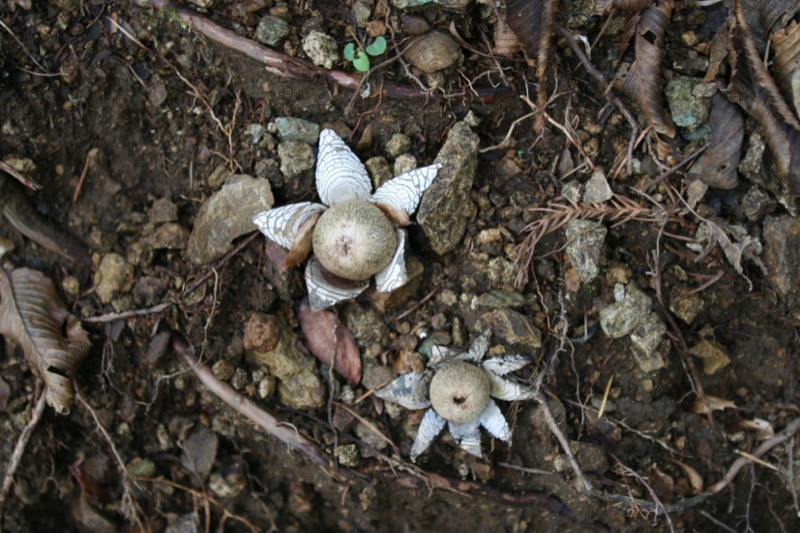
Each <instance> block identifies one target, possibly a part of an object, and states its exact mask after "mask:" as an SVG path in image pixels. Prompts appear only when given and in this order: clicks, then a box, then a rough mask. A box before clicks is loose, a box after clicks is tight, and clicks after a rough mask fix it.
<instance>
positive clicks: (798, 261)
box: [764, 215, 800, 296]
mask: <svg viewBox="0 0 800 533" xmlns="http://www.w3.org/2000/svg"><path fill="white" fill-rule="evenodd" d="M764 241H765V247H764V263H765V264H766V266H767V270H768V271H769V279H770V282H771V283H772V285H773V286H774V287H775V288H776V289H778V291H779V292H780V293H781V294H783V295H784V296H785V295H787V294H790V293H794V292H797V291H798V289H800V219H797V218H794V217H791V216H788V215H783V216H778V217H767V219H766V220H765V221H764Z"/></svg>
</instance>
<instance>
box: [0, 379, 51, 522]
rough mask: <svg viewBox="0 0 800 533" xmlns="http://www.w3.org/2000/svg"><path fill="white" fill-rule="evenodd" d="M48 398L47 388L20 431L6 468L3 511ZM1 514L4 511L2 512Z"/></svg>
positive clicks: (1, 495)
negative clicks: (18, 468)
mask: <svg viewBox="0 0 800 533" xmlns="http://www.w3.org/2000/svg"><path fill="white" fill-rule="evenodd" d="M46 400H47V390H46V389H45V390H43V391H42V393H41V394H40V395H39V400H38V401H37V402H36V407H34V409H33V413H31V419H30V420H29V421H28V423H27V425H26V426H25V429H23V430H22V433H20V436H19V438H18V439H17V445H16V446H15V447H14V452H13V453H12V454H11V460H10V461H9V462H8V468H6V474H5V477H4V478H3V488H2V490H0V511H2V508H3V502H5V500H6V497H8V493H9V491H10V490H11V485H13V483H14V473H15V472H16V471H17V467H19V463H20V461H21V460H22V456H23V455H24V454H25V448H27V446H28V441H29V440H30V439H31V435H33V430H35V429H36V426H37V425H38V424H39V421H40V420H41V419H42V414H43V413H44V408H45V406H46V405H47V401H46ZM0 514H2V513H1V512H0Z"/></svg>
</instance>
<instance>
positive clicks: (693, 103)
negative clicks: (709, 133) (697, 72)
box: [664, 77, 711, 132]
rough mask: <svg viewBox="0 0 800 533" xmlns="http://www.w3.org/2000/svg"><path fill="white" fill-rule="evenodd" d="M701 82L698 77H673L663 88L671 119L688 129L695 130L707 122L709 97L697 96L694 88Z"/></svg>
mask: <svg viewBox="0 0 800 533" xmlns="http://www.w3.org/2000/svg"><path fill="white" fill-rule="evenodd" d="M700 84H702V80H701V79H699V78H684V77H679V78H673V79H671V80H670V81H669V82H668V83H667V86H666V88H665V89H664V93H665V94H666V96H667V102H668V103H669V110H670V113H671V114H672V120H673V121H674V122H675V124H676V125H678V126H681V127H684V128H686V129H688V130H689V131H692V132H693V131H697V130H698V129H700V128H701V127H702V126H704V125H705V124H707V123H708V116H709V113H710V111H711V98H709V97H705V98H703V97H698V96H696V94H695V88H696V87H697V86H698V85H700Z"/></svg>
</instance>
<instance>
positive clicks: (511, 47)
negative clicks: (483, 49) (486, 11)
mask: <svg viewBox="0 0 800 533" xmlns="http://www.w3.org/2000/svg"><path fill="white" fill-rule="evenodd" d="M520 50H522V44H520V42H519V40H518V39H517V36H516V35H514V32H513V31H511V28H509V27H508V23H507V22H506V15H505V14H504V13H498V17H497V23H496V24H495V26H494V48H492V52H494V53H495V54H497V55H499V56H505V57H511V56H513V55H514V54H516V53H517V52H519V51H520Z"/></svg>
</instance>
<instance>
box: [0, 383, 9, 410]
mask: <svg viewBox="0 0 800 533" xmlns="http://www.w3.org/2000/svg"><path fill="white" fill-rule="evenodd" d="M10 396H11V387H9V386H8V383H6V382H5V381H4V380H3V378H0V413H2V412H3V411H5V410H6V405H8V398H9V397H10Z"/></svg>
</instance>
